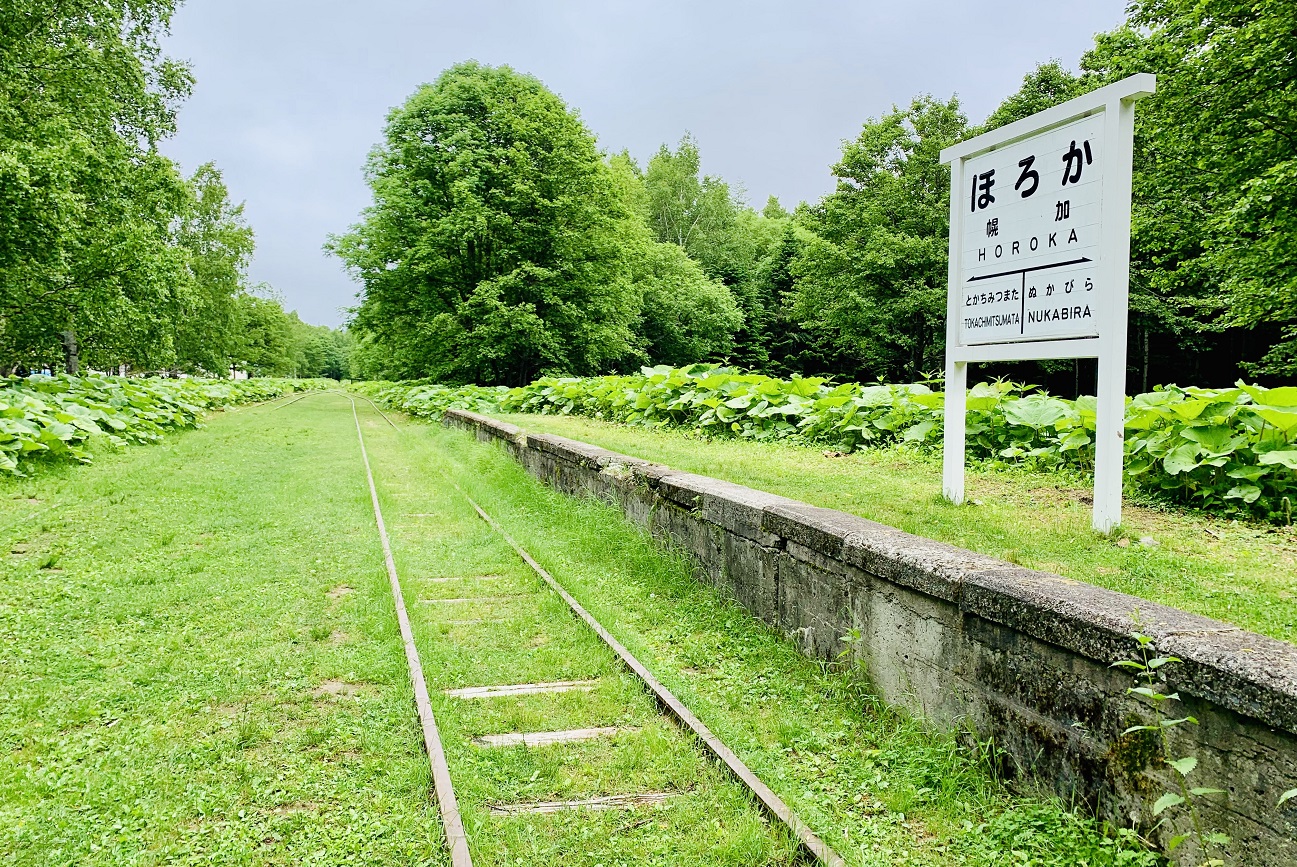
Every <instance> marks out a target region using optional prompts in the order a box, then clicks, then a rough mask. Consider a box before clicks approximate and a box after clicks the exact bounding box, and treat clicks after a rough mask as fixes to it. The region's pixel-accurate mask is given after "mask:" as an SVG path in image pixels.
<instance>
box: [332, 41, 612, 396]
mask: <svg viewBox="0 0 1297 867" xmlns="http://www.w3.org/2000/svg"><path fill="white" fill-rule="evenodd" d="M368 175H369V182H370V186H371V188H372V189H373V193H374V204H373V205H372V206H371V207H370V208H368V209H367V210H366V212H365V215H364V219H363V221H362V222H361V223H360V224H359V225H357V226H356V227H355V228H354V229H353V230H352V231H351V232H349V233H348V234H346V235H343V236H341V237H338V238H335V239H333V241H332V242H331V249H332V250H333V251H335V252H336V253H337V254H338V255H339V256H340V257H341V258H342V259H343V261H344V262H345V263H346V264H347V266H348V267H349V268H350V269H351V270H352V271H353V272H354V273H355V274H356V275H357V276H358V277H359V278H360V280H361V282H362V283H363V287H364V288H363V294H362V298H361V303H360V305H359V307H358V308H357V310H356V315H355V323H354V327H355V328H356V329H357V330H358V331H361V332H364V333H365V334H368V335H370V336H371V338H372V341H373V343H374V344H375V345H376V346H377V347H378V348H379V350H380V352H381V355H382V356H383V357H385V362H384V365H383V372H384V373H387V374H389V375H398V376H427V375H432V376H437V377H439V378H442V379H447V380H458V381H477V382H502V383H514V384H516V383H522V382H526V381H529V380H531V379H532V378H533V377H535V376H536V375H537V374H538V373H541V372H543V371H563V372H570V373H576V374H586V373H594V372H597V371H600V370H602V369H604V368H606V367H607V366H608V365H610V364H612V363H614V362H616V361H617V360H620V359H626V358H630V357H632V356H633V355H634V353H635V347H634V335H633V332H632V325H633V323H634V321H635V318H636V315H637V313H638V310H637V304H636V299H635V292H634V289H633V287H632V286H631V284H630V280H629V274H628V269H627V268H626V263H625V261H624V256H623V253H622V251H621V249H620V244H619V240H620V238H619V227H620V225H621V224H622V222H623V221H624V218H625V216H626V215H625V212H624V207H623V205H622V200H621V198H620V197H619V195H618V193H617V190H616V189H615V188H614V185H613V182H612V179H611V177H610V174H609V171H608V168H607V166H606V164H605V163H604V162H603V160H602V159H601V157H600V155H599V153H598V151H597V150H596V148H595V142H594V137H593V136H592V135H591V134H590V132H589V131H588V130H587V129H586V128H585V126H584V125H583V124H582V123H581V121H580V119H579V118H578V117H577V116H576V114H575V113H574V112H572V111H570V110H569V109H568V108H567V106H566V105H564V103H563V101H562V100H561V99H559V98H558V97H557V96H555V95H554V94H553V93H551V92H550V91H549V90H547V89H546V88H545V86H544V85H543V84H541V83H540V82H539V81H538V80H536V79H535V78H532V77H530V76H526V75H521V74H519V73H517V72H515V71H514V70H512V69H510V68H509V67H504V66H502V67H495V68H492V67H488V66H483V65H481V64H477V63H463V64H460V65H458V66H455V67H452V68H451V69H449V70H447V71H446V72H445V73H443V74H442V75H441V76H440V77H439V78H438V79H437V81H436V83H435V84H433V85H430V86H424V87H422V88H420V89H419V90H418V91H417V92H416V93H415V94H414V95H413V96H412V97H411V98H410V99H409V100H408V101H407V102H406V104H405V105H404V106H402V107H401V108H399V109H397V110H395V111H394V112H392V114H391V115H390V117H389V119H388V125H387V134H386V139H385V141H384V143H383V144H382V145H380V146H379V147H378V148H377V149H376V150H375V151H374V153H373V155H372V157H371V159H370V164H369V170H368ZM371 357H372V356H371Z"/></svg>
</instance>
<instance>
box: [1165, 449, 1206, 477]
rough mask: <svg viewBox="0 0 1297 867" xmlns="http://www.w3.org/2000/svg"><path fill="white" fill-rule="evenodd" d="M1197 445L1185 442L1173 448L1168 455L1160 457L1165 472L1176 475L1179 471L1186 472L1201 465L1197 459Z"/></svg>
mask: <svg viewBox="0 0 1297 867" xmlns="http://www.w3.org/2000/svg"><path fill="white" fill-rule="evenodd" d="M1201 454H1202V452H1201V451H1199V449H1198V446H1196V445H1194V444H1193V443H1185V444H1184V445H1182V446H1180V447H1179V448H1176V449H1173V450H1172V451H1171V453H1170V454H1169V455H1167V456H1166V457H1165V458H1163V459H1162V466H1163V467H1165V468H1166V471H1167V473H1169V474H1170V475H1173V476H1178V475H1179V474H1180V473H1187V472H1189V471H1190V470H1193V469H1197V468H1198V467H1200V466H1202V461H1200V460H1199V457H1200V455H1201Z"/></svg>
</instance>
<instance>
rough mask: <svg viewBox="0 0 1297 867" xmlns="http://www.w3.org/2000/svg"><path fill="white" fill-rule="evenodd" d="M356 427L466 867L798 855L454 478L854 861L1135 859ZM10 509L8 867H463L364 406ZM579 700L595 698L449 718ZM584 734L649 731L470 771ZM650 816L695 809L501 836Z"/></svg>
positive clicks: (620, 536) (934, 740)
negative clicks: (555, 684) (621, 796)
mask: <svg viewBox="0 0 1297 867" xmlns="http://www.w3.org/2000/svg"><path fill="white" fill-rule="evenodd" d="M360 418H361V422H362V425H363V428H364V431H365V435H366V438H367V444H368V446H369V450H370V457H371V461H373V463H374V469H375V474H376V476H377V481H378V487H379V491H380V498H381V500H382V502H383V508H384V512H385V517H386V518H387V521H388V525H389V528H390V530H391V533H392V536H393V544H394V548H395V553H396V559H397V564H398V568H399V569H400V571H401V574H402V579H403V587H404V592H405V595H406V599H407V605H408V606H409V608H410V615H411V619H412V621H413V624H414V630H415V635H416V639H417V642H418V645H419V649H420V653H421V655H422V657H423V663H424V667H425V672H426V674H427V676H428V679H429V683H428V685H429V689H430V691H431V692H432V695H433V701H434V706H435V710H436V712H437V715H438V721H439V723H440V725H441V728H442V733H443V738H444V740H445V743H446V750H447V755H448V758H449V762H450V768H451V773H452V776H453V778H454V779H455V783H456V787H457V791H458V794H459V796H460V801H461V806H462V808H463V809H464V812H465V821H466V825H467V827H468V831H469V834H470V840H471V845H472V848H473V853H474V858H475V862H476V863H478V864H480V865H542V864H549V863H555V862H559V861H561V863H563V864H564V865H578V867H597V865H603V867H614V865H626V867H629V865H650V864H655V865H700V867H701V865H711V864H735V865H738V864H745V865H746V864H751V865H761V864H768V865H775V864H789V863H792V861H793V855H792V851H791V848H790V843H789V840H788V838H787V836H786V835H785V834H784V833H782V831H781V830H780V829H779V828H778V827H777V826H772V825H771V824H769V823H768V822H767V821H765V820H764V818H763V817H762V816H761V815H760V813H759V812H758V811H757V810H756V808H755V806H754V805H753V804H752V803H751V802H750V801H749V799H748V798H747V797H746V796H745V795H744V793H743V792H742V790H741V789H739V788H738V787H737V786H736V785H735V784H734V783H732V782H731V781H730V780H729V779H728V778H727V777H725V776H724V775H723V774H722V773H721V772H720V771H719V770H718V769H717V768H716V767H715V766H714V765H713V764H712V763H711V762H709V761H706V760H704V758H703V757H702V754H701V753H700V752H699V751H698V749H697V748H696V747H695V745H694V744H693V743H692V742H691V741H690V740H689V739H688V738H686V737H684V736H683V735H681V734H680V733H679V732H678V731H677V730H676V729H675V728H674V727H672V726H670V725H669V724H667V723H665V722H664V721H663V720H662V718H661V717H660V716H659V715H658V714H657V713H656V712H655V710H654V708H653V706H652V704H651V702H650V701H649V700H648V698H646V696H645V695H644V694H643V693H642V691H641V690H640V689H639V687H638V686H637V685H636V684H635V682H634V681H632V680H631V679H630V678H629V677H628V676H627V675H625V674H623V673H622V672H620V671H619V670H618V669H617V668H616V667H615V666H614V664H613V660H612V657H611V654H610V653H609V652H608V651H607V650H605V649H604V648H603V647H602V645H600V644H598V643H597V641H596V640H595V639H594V638H593V637H592V636H591V635H589V634H588V633H587V632H585V631H584V628H583V627H581V626H580V625H579V624H578V623H577V622H576V621H575V620H574V619H573V618H572V617H571V615H570V614H569V613H568V612H567V610H566V609H565V608H564V607H563V606H562V604H561V602H559V600H557V599H556V598H554V597H552V596H551V595H549V594H548V593H546V592H542V589H541V585H540V584H539V582H538V580H537V579H536V578H534V577H533V576H532V575H530V574H529V573H528V572H527V571H526V569H525V567H523V566H522V564H521V563H520V562H519V561H518V560H517V559H516V557H515V556H514V555H513V553H512V552H511V551H510V550H509V549H508V547H507V546H506V545H505V544H504V543H503V541H502V540H501V539H500V538H498V536H496V535H494V534H493V532H492V531H491V530H490V529H489V528H488V527H487V526H486V525H485V524H483V523H482V522H481V521H480V520H479V519H478V518H477V517H476V516H475V515H474V513H473V512H472V510H471V509H470V508H469V506H468V504H467V503H466V502H465V501H464V500H463V499H462V498H461V497H460V496H459V494H458V493H457V492H456V491H455V490H454V488H453V486H451V485H450V484H449V482H452V481H455V482H457V483H458V484H460V485H461V486H463V487H464V488H465V489H467V490H468V491H469V492H470V493H471V494H472V495H473V496H474V497H475V498H476V499H478V501H479V502H481V503H482V504H483V506H484V507H486V508H487V509H488V510H490V511H492V512H493V513H494V514H495V515H496V517H497V518H498V519H499V520H500V521H501V522H502V523H503V524H504V525H505V527H506V529H507V530H508V531H509V532H510V533H511V534H513V535H515V537H516V538H518V539H519V541H521V542H522V543H523V544H524V545H526V546H528V548H529V549H531V550H532V552H533V553H534V554H535V555H536V556H537V558H538V559H540V560H541V562H542V563H544V564H545V565H546V566H547V567H548V568H549V569H551V571H553V572H554V573H555V575H556V576H557V577H558V578H559V579H560V580H562V581H564V582H565V583H567V584H568V585H569V589H571V590H572V591H573V593H574V594H575V595H576V596H577V597H578V598H579V599H581V600H582V601H583V603H585V604H586V605H587V606H588V607H590V608H591V610H592V611H593V612H594V613H595V614H596V616H598V617H599V618H600V619H601V620H602V621H603V622H604V623H605V624H606V625H607V626H609V628H611V629H612V630H613V632H614V633H615V634H617V635H618V637H619V638H620V639H621V640H622V641H624V642H625V643H626V644H627V645H628V646H630V647H631V649H632V650H633V651H634V652H635V653H636V654H637V655H639V656H640V658H641V659H642V660H644V661H645V662H646V663H647V664H648V665H649V667H650V668H652V669H653V670H654V671H655V672H656V673H657V674H658V676H659V677H660V678H661V679H662V680H663V681H664V682H666V683H667V684H668V686H670V688H671V689H672V690H674V691H675V692H676V693H677V694H678V695H680V696H681V697H682V698H684V699H685V700H686V701H687V702H688V703H689V704H690V705H691V706H692V707H693V708H694V709H695V710H696V711H697V712H698V713H699V715H700V716H701V717H702V718H703V719H704V721H705V722H707V723H708V725H710V726H711V727H712V728H713V729H714V730H715V731H717V732H718V733H719V734H721V735H722V736H723V737H724V738H725V739H726V740H727V742H728V743H730V745H731V746H732V747H734V748H735V749H736V750H737V751H738V752H739V753H740V755H741V756H742V757H743V758H744V760H745V761H747V762H748V763H749V764H750V765H751V766H752V767H753V768H754V769H755V770H757V771H758V773H760V774H761V775H762V776H763V778H765V779H766V781H767V782H768V783H770V784H771V785H772V786H773V787H774V788H775V789H776V791H778V792H779V794H780V795H781V796H782V797H784V798H785V799H786V800H787V801H789V803H790V804H791V805H792V806H793V807H794V808H795V809H796V810H798V811H799V812H800V813H801V814H802V815H803V816H804V817H805V818H807V819H808V820H809V821H810V823H811V824H812V825H813V826H814V827H815V829H816V830H817V831H818V832H819V833H821V834H822V835H823V836H824V837H825V838H826V839H828V840H829V842H830V843H831V844H832V845H834V846H835V847H836V848H837V849H838V850H839V851H840V852H841V853H842V854H843V855H844V856H845V857H846V858H847V860H848V862H849V863H851V864H853V865H938V864H963V865H985V867H991V865H1000V864H1004V863H1007V862H1006V861H1005V859H1006V858H1011V859H1014V860H1013V863H1015V864H1025V863H1031V864H1033V865H1039V867H1054V865H1057V867H1072V865H1075V864H1080V863H1088V864H1092V865H1101V864H1110V863H1114V855H1115V852H1116V849H1117V848H1118V847H1116V846H1115V845H1114V844H1113V842H1112V841H1111V840H1106V839H1104V838H1102V837H1101V836H1100V835H1098V834H1097V833H1096V832H1095V830H1094V829H1093V828H1092V827H1091V826H1090V825H1089V824H1088V823H1086V822H1085V821H1084V820H1080V819H1077V818H1075V817H1074V816H1072V815H1071V814H1069V813H1067V812H1065V811H1063V810H1061V809H1059V808H1058V807H1056V806H1053V805H1051V804H1049V803H1046V802H1044V801H1041V800H1035V799H1031V798H1023V797H1019V796H1013V795H1010V794H1009V793H1008V792H1007V791H1006V790H1005V789H1004V788H1003V787H1001V786H1000V785H998V784H997V783H996V782H995V781H993V780H991V779H990V778H989V777H988V776H987V775H986V773H985V772H984V770H983V765H982V763H981V762H980V760H979V758H978V756H977V755H976V753H975V752H972V751H970V750H968V749H967V748H965V747H962V746H960V745H959V744H958V743H957V742H956V741H955V740H954V739H953V738H951V737H947V736H944V735H940V734H935V735H934V734H931V733H929V732H927V731H925V730H924V728H923V727H922V725H921V724H919V723H918V722H915V721H913V720H908V719H906V718H904V717H902V716H899V715H897V714H894V713H892V712H890V711H888V710H887V709H886V708H884V707H882V706H880V705H879V704H878V703H877V702H876V701H875V700H874V699H873V698H872V697H871V696H869V695H868V694H867V693H864V692H862V691H861V688H860V687H859V685H858V684H856V683H854V682H853V681H852V680H850V679H849V678H848V677H846V676H844V675H842V674H840V673H834V672H831V671H827V670H825V669H824V668H822V667H821V666H820V665H818V664H817V663H815V662H813V661H811V660H808V659H806V658H804V657H802V656H801V655H800V654H798V653H797V652H796V651H795V649H793V648H792V647H791V646H790V645H789V644H787V643H786V642H785V641H783V640H782V639H781V638H779V637H777V636H776V635H774V634H773V633H772V632H770V631H769V630H768V629H766V628H765V627H763V626H761V625H760V624H758V623H756V622H755V621H753V620H752V619H751V618H750V617H748V616H747V615H746V614H745V613H744V612H743V611H741V610H740V609H739V608H737V607H736V606H734V605H731V604H728V603H723V602H721V601H720V600H718V599H717V598H716V597H715V596H714V595H713V594H712V593H711V591H710V590H708V589H707V588H705V587H703V586H701V585H699V584H697V583H696V582H694V581H693V580H692V578H691V577H690V570H689V567H688V564H687V563H685V562H684V561H682V560H680V559H679V558H677V557H675V556H673V555H669V554H664V553H663V552H661V551H660V550H659V549H658V548H657V547H656V546H655V545H654V544H653V543H652V541H651V540H650V539H648V538H647V537H646V536H644V535H643V534H641V533H640V532H639V531H637V530H636V529H635V528H633V527H631V526H630V525H628V524H627V523H626V522H624V521H623V520H622V519H621V518H620V517H619V516H617V515H616V514H615V513H613V512H612V511H610V510H609V509H608V508H607V507H604V506H601V505H599V504H596V503H591V502H576V501H573V500H570V499H568V498H565V497H562V496H561V495H559V494H556V493H554V492H552V491H549V490H547V489H545V488H543V487H542V486H540V485H539V484H538V483H537V482H535V481H533V480H531V479H530V478H528V477H527V476H526V474H525V473H524V472H523V471H522V469H521V468H519V467H517V466H516V465H514V464H513V463H512V462H511V461H510V460H508V459H507V458H506V457H504V456H503V455H501V454H500V453H499V452H498V451H497V450H496V449H494V448H492V447H490V446H488V445H485V444H481V443H477V442H476V441H474V440H473V439H472V438H471V437H468V436H467V435H465V434H462V433H460V432H454V431H448V430H444V429H441V428H440V427H438V426H432V425H426V424H423V423H413V424H411V423H406V422H403V421H400V420H398V424H399V427H400V430H399V431H398V430H394V429H392V428H391V427H389V426H388V425H387V424H386V423H385V422H383V420H382V419H381V418H379V417H378V416H377V415H376V414H375V413H374V412H373V411H372V410H369V409H367V408H365V407H364V406H363V404H362V408H361V414H360ZM0 495H3V496H2V497H0V535H2V537H3V538H0V542H2V543H3V545H4V549H3V550H5V551H6V552H9V553H4V554H0V564H2V568H3V572H2V573H0V643H2V644H3V646H4V648H5V650H6V652H5V653H4V654H3V656H0V697H2V698H3V699H4V701H3V702H0V853H3V855H0V863H5V864H15V865H62V864H69V865H70V864H78V865H80V864H92V865H95V864H102V865H108V864H113V865H119V864H126V865H154V864H164V863H165V864H199V863H201V864H257V865H261V864H276V865H280V864H282V865H288V864H374V865H377V864H396V863H400V864H443V863H446V861H445V856H444V853H443V848H442V844H441V834H440V830H439V824H438V819H437V815H436V811H435V809H434V807H433V806H432V805H431V804H430V802H429V797H428V773H427V765H426V759H425V757H424V756H423V753H422V751H421V749H420V742H419V733H418V729H417V724H416V718H415V715H414V711H413V707H412V702H411V691H410V688H409V683H408V674H407V671H406V668H405V664H404V659H403V656H402V651H401V645H400V641H399V637H398V634H397V630H396V625H395V620H394V616H393V611H392V607H391V602H390V593H389V590H388V588H387V586H386V577H385V575H384V574H383V571H382V557H381V551H380V548H379V545H378V539H377V533H376V531H375V528H374V524H373V515H372V511H371V510H370V507H369V503H368V495H367V490H366V487H365V482H364V475H363V470H362V467H361V464H360V460H359V453H358V450H357V446H356V439H355V429H354V424H353V420H352V415H351V408H350V405H349V403H348V402H347V400H346V399H345V398H343V397H341V396H338V395H318V396H312V397H309V398H305V399H303V400H301V401H298V402H296V403H293V404H291V405H288V406H285V407H284V408H282V409H273V408H267V407H259V408H247V409H244V410H240V411H237V412H229V413H223V414H217V415H215V416H213V417H212V418H211V419H210V420H209V423H208V425H207V427H206V429H204V430H201V431H197V432H194V433H190V434H186V435H183V436H178V437H172V438H168V439H167V440H166V441H165V442H164V443H163V444H162V445H160V446H157V447H152V448H147V449H145V448H141V449H131V450H129V451H127V452H125V453H122V454H117V455H103V456H100V458H99V460H98V461H97V462H96V464H95V465H94V466H92V467H89V468H75V467H62V468H52V469H49V470H47V471H46V472H44V473H43V474H42V475H41V476H39V477H37V478H35V479H29V480H19V481H12V482H10V481H6V482H3V483H0ZM454 600H468V601H454ZM587 678H588V679H594V680H596V681H597V685H596V687H595V688H594V689H593V690H592V691H591V692H588V693H587V692H571V693H563V694H559V695H536V696H520V697H514V698H508V699H491V700H486V701H464V700H460V699H453V698H449V697H446V696H444V695H443V694H442V690H443V689H446V688H452V687H461V686H485V685H491V684H504V683H523V682H527V681H533V680H556V679H562V680H568V679H587ZM590 726H616V727H621V728H624V729H626V731H623V732H621V733H619V734H617V735H616V736H614V737H612V738H608V739H603V740H598V741H591V742H587V743H580V744H569V745H563V746H557V747H535V748H529V747H509V748H503V749H486V748H483V747H480V746H477V745H475V744H474V743H473V742H472V740H471V738H473V737H476V736H480V735H488V734H497V733H504V732H510V731H547V730H556V729H564V728H572V727H590ZM649 790H653V791H665V792H668V793H671V794H672V797H671V798H670V799H669V800H668V801H666V802H665V803H664V804H663V805H661V806H657V807H649V808H639V809H636V810H633V811H615V810H614V811H607V812H602V813H575V814H574V813H562V814H555V815H551V816H507V817H501V816H494V815H492V814H491V812H490V807H491V806H492V805H497V804H507V803H515V802H532V801H549V800H558V799H564V798H581V797H588V796H592V795H604V794H617V793H627V792H642V791H649ZM1010 852H1017V853H1019V854H1017V855H1010V854H1009V853H1010ZM1128 855H1129V858H1128V860H1124V861H1122V862H1121V863H1130V864H1143V863H1152V858H1151V856H1149V855H1148V854H1147V853H1135V852H1130V853H1128Z"/></svg>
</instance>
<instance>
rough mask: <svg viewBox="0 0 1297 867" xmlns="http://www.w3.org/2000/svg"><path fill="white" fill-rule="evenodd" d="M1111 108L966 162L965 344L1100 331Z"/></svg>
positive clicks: (962, 330)
mask: <svg viewBox="0 0 1297 867" xmlns="http://www.w3.org/2000/svg"><path fill="white" fill-rule="evenodd" d="M1103 125H1104V115H1103V114H1098V115H1093V116H1090V117H1086V118H1082V119H1081V120H1077V121H1074V122H1072V123H1069V124H1067V125H1065V126H1062V127H1058V128H1056V129H1053V130H1049V131H1048V132H1045V133H1042V134H1040V135H1037V136H1033V137H1032V138H1028V139H1024V140H1022V141H1019V142H1016V143H1014V144H1012V145H1009V146H1007V147H1004V148H1001V149H998V150H994V151H991V152H990V153H987V154H983V155H982V156H980V157H975V158H973V159H970V160H968V162H967V163H966V164H965V165H966V168H965V175H964V178H965V188H964V189H965V198H964V204H963V212H964V213H963V219H962V220H960V223H961V224H962V232H961V237H960V239H959V243H960V252H961V255H960V274H959V288H960V292H961V293H962V294H961V295H960V299H961V301H962V311H961V316H960V322H959V336H960V340H959V342H960V343H961V344H962V345H965V346H968V345H976V344H985V343H1009V342H1015V341H1024V340H1056V339H1065V338H1073V337H1094V336H1096V335H1097V334H1098V326H1097V322H1098V312H1099V305H1100V303H1102V302H1101V301H1100V300H1099V299H1100V298H1101V296H1102V295H1103V291H1102V290H1103V287H1102V286H1099V285H1098V274H1099V256H1100V253H1099V241H1100V230H1101V225H1100V224H1101V218H1102V213H1101V212H1102V196H1101V190H1102V183H1101V181H1102V176H1103V162H1102V158H1103V153H1102V151H1101V149H1100V147H1101V144H1102V142H1103Z"/></svg>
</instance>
